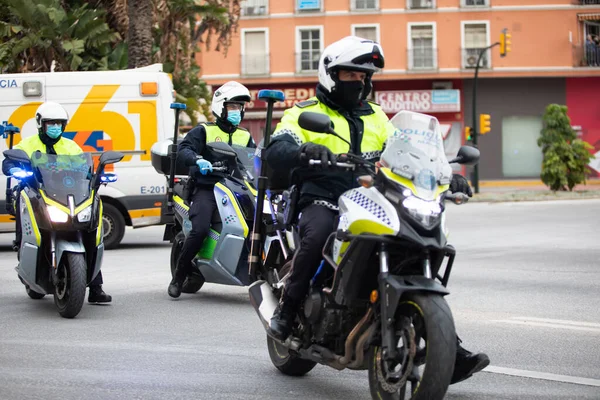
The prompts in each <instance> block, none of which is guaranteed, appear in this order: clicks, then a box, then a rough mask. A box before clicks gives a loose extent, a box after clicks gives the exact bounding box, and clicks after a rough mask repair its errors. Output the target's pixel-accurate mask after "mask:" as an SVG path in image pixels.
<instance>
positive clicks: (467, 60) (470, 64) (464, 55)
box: [461, 47, 491, 69]
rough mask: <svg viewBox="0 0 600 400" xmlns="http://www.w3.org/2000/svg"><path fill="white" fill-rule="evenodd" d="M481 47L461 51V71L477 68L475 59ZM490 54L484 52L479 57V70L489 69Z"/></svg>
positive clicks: (487, 51)
mask: <svg viewBox="0 0 600 400" xmlns="http://www.w3.org/2000/svg"><path fill="white" fill-rule="evenodd" d="M483 49H484V48H483V47H478V48H471V49H461V63H462V68H463V69H471V68H475V67H476V66H477V58H478V57H479V53H481V50H483ZM490 60H491V54H490V51H489V50H486V51H485V53H484V54H483V56H481V62H480V63H479V68H483V69H485V68H490Z"/></svg>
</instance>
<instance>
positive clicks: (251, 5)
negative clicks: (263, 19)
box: [241, 0, 269, 17]
mask: <svg viewBox="0 0 600 400" xmlns="http://www.w3.org/2000/svg"><path fill="white" fill-rule="evenodd" d="M268 7H269V0H244V1H242V3H241V9H242V15H243V16H245V17H253V16H257V15H267V9H268Z"/></svg>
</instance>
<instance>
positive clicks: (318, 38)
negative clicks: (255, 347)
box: [296, 26, 323, 72]
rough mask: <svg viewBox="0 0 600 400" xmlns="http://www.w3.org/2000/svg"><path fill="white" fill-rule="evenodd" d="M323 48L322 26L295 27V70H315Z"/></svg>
mask: <svg viewBox="0 0 600 400" xmlns="http://www.w3.org/2000/svg"><path fill="white" fill-rule="evenodd" d="M322 48H323V27H320V26H319V27H297V28H296V54H297V57H296V70H297V71H298V72H316V71H317V69H318V67H319V57H321V49H322Z"/></svg>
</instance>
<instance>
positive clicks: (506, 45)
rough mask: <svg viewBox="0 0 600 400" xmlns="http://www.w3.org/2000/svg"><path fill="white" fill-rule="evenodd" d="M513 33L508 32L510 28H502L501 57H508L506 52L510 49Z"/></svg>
mask: <svg viewBox="0 0 600 400" xmlns="http://www.w3.org/2000/svg"><path fill="white" fill-rule="evenodd" d="M510 38H511V35H510V33H508V29H506V28H504V29H502V33H501V34H500V57H506V54H508V52H509V51H510V45H511V41H510Z"/></svg>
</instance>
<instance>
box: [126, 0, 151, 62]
mask: <svg viewBox="0 0 600 400" xmlns="http://www.w3.org/2000/svg"><path fill="white" fill-rule="evenodd" d="M127 8H128V15H129V35H128V36H129V38H128V42H129V46H128V48H129V65H128V67H129V68H140V67H145V66H147V65H150V63H151V60H152V0H128V1H127Z"/></svg>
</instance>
